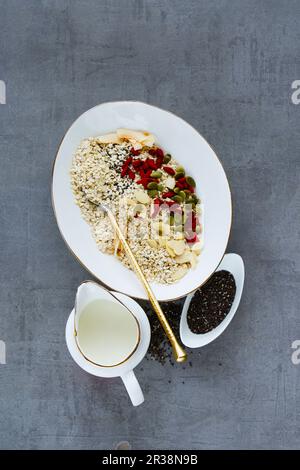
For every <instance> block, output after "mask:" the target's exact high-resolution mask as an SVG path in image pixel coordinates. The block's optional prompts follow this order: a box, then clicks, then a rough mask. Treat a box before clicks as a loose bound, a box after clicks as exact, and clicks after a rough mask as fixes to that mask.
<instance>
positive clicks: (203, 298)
mask: <svg viewBox="0 0 300 470" xmlns="http://www.w3.org/2000/svg"><path fill="white" fill-rule="evenodd" d="M235 293H236V285H235V280H234V277H233V275H232V274H231V273H230V272H228V271H218V272H216V273H215V274H214V275H213V276H212V277H211V278H210V279H209V281H208V282H207V283H206V284H205V285H204V286H203V287H201V288H200V289H198V290H197V291H196V292H195V294H194V296H193V298H192V300H191V303H190V306H189V310H188V313H187V322H188V325H189V327H190V329H191V331H192V332H193V333H196V334H203V333H208V332H209V331H211V330H213V329H214V328H216V327H217V326H218V325H219V324H220V323H221V322H222V321H223V320H224V318H225V317H226V316H227V314H228V313H229V311H230V309H231V306H232V303H233V301H234V297H235Z"/></svg>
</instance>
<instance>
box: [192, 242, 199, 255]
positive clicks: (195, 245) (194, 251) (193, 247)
mask: <svg viewBox="0 0 300 470" xmlns="http://www.w3.org/2000/svg"><path fill="white" fill-rule="evenodd" d="M192 252H193V253H194V254H195V255H200V253H201V243H200V242H197V243H194V245H193V246H192Z"/></svg>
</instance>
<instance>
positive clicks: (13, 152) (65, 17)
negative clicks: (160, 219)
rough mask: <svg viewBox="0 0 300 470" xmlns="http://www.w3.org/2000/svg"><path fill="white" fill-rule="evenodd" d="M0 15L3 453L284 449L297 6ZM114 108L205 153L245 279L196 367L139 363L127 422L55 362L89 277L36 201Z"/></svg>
mask: <svg viewBox="0 0 300 470" xmlns="http://www.w3.org/2000/svg"><path fill="white" fill-rule="evenodd" d="M0 10H1V15H0V79H2V80H5V81H6V84H7V104H6V105H0V152H1V161H0V165H1V167H0V232H1V246H0V264H1V270H0V288H1V292H0V302H1V308H0V311H1V316H0V339H2V340H4V341H6V345H7V365H0V448H10V449H11V448H62V449H68V448H107V449H109V448H113V447H114V446H115V445H116V443H117V442H119V441H121V440H128V441H129V442H130V444H131V445H132V447H133V448H135V449H138V448H148V449H150V448H157V449H159V448H174V449H176V448H195V449H201V448H209V449H215V448H222V449H232V448H297V447H298V446H299V440H300V382H299V378H300V366H295V365H293V364H292V362H291V359H290V356H291V343H292V341H293V340H296V339H300V317H299V253H300V246H299V208H300V207H299V203H300V192H299V169H300V168H299V150H300V144H299V137H300V130H299V123H300V105H298V106H295V105H293V104H292V103H291V98H290V96H291V83H292V81H293V80H296V79H300V58H299V57H300V54H299V49H300V3H299V1H297V0H295V1H292V0H290V1H289V2H286V1H284V0H282V1H261V0H256V1H242V0H228V1H225V0H219V1H210V0H206V1H187V0H186V1H179V0H175V1H171V0H170V1H158V0H149V1H139V0H136V1H127V0H118V1H117V0H107V1H103V0H92V1H83V0H82V1H78V0H72V1H65V0H60V1H58V0H57V1H54V0H53V1H51V0H49V1H47V0H43V1H34V0H27V1H23V0H6V1H5V0H4V1H3V0H2V1H0ZM122 99H134V100H141V101H146V102H149V103H152V104H155V105H159V106H161V107H163V108H166V109H168V110H171V111H173V112H175V113H177V114H178V115H180V116H181V117H183V118H184V119H186V120H187V121H189V122H190V123H191V124H192V125H193V126H195V127H196V128H197V129H198V130H199V131H200V132H201V133H202V134H203V135H204V136H205V137H206V138H207V140H208V141H209V142H210V143H211V144H212V145H213V146H214V148H215V149H216V151H217V153H218V154H219V156H220V158H221V160H222V162H223V164H224V167H225V169H226V171H227V174H228V177H229V180H230V183H231V187H232V193H233V202H234V220H233V227H232V235H231V239H230V244H229V250H230V251H235V252H238V253H240V254H241V255H242V256H243V257H244V260H245V263H246V269H247V280H246V286H245V291H244V296H243V299H242V304H241V307H240V309H239V311H238V314H237V316H236V318H235V320H234V322H233V323H232V324H231V326H230V328H229V329H228V330H227V331H226V332H225V334H224V335H223V336H222V337H221V338H219V339H218V340H217V341H216V342H215V343H213V344H211V345H210V346H207V347H206V348H204V349H202V350H201V351H199V352H196V353H194V358H193V362H194V365H193V368H189V367H186V368H185V369H183V367H182V366H175V367H171V366H168V367H165V368H164V367H162V366H160V365H159V364H156V363H149V362H147V361H144V363H143V364H142V369H143V370H141V369H140V370H137V375H138V377H139V380H140V382H141V385H142V387H143V389H144V392H145V397H146V401H145V403H144V405H143V406H141V407H139V408H137V409H135V408H133V407H131V406H130V404H129V401H128V397H127V395H126V392H125V390H124V387H123V385H122V383H121V382H120V381H119V380H118V379H115V380H98V379H96V378H93V377H90V376H88V375H87V374H85V373H84V372H83V371H81V370H80V369H79V368H78V367H77V366H76V365H75V364H74V363H73V362H72V360H71V358H70V357H69V355H68V353H67V350H66V346H65V342H64V326H65V322H66V319H67V315H68V313H69V310H70V309H71V307H72V303H73V299H74V293H75V289H76V286H77V285H78V284H79V282H80V281H81V280H83V279H85V278H86V276H87V274H86V272H85V271H84V269H82V268H81V267H80V266H79V265H78V264H77V262H76V261H75V260H74V259H73V258H72V256H71V255H70V254H69V253H68V251H67V249H66V247H65V245H64V242H63V241H62V239H61V238H60V235H59V233H58V230H57V227H56V224H55V221H54V217H53V213H52V208H51V202H50V192H49V184H50V174H51V165H52V160H53V157H54V154H55V151H56V148H57V146H58V143H59V141H60V139H61V138H62V136H63V134H64V132H65V130H66V129H67V128H68V127H69V125H70V124H71V123H72V121H73V120H74V119H75V118H76V117H77V116H78V115H79V114H81V113H82V112H83V111H85V110H86V109H88V108H90V107H92V106H93V105H95V104H97V103H100V102H103V101H110V100H122ZM168 380H171V383H169V382H168ZM182 382H184V383H182Z"/></svg>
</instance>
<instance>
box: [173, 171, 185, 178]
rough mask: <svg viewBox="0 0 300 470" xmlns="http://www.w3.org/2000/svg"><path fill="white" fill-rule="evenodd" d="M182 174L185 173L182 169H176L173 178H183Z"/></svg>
mask: <svg viewBox="0 0 300 470" xmlns="http://www.w3.org/2000/svg"><path fill="white" fill-rule="evenodd" d="M184 175H185V173H184V171H178V172H177V173H176V174H175V176H174V178H175V179H176V180H180V178H183V177H184Z"/></svg>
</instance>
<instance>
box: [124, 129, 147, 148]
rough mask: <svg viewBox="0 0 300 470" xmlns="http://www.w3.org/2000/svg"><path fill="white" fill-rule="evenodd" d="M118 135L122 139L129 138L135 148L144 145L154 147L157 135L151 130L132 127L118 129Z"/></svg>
mask: <svg viewBox="0 0 300 470" xmlns="http://www.w3.org/2000/svg"><path fill="white" fill-rule="evenodd" d="M117 136H118V137H119V138H120V139H126V140H128V141H129V142H130V143H131V144H132V145H133V146H134V148H135V149H138V148H142V147H143V146H147V147H152V145H153V144H154V142H155V140H156V139H155V136H154V135H153V134H150V133H149V132H142V131H133V130H132V129H117Z"/></svg>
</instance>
